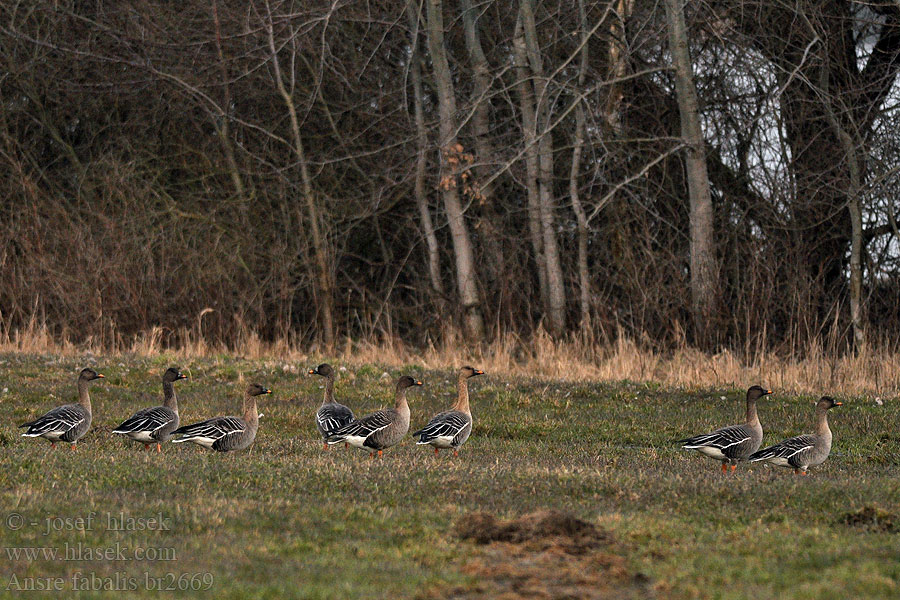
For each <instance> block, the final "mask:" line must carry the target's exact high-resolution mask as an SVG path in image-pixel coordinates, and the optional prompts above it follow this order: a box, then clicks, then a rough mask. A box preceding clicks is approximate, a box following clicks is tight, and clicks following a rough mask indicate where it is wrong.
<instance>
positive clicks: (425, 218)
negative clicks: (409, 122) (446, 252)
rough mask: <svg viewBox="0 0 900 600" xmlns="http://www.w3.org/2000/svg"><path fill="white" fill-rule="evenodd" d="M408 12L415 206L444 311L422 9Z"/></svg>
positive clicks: (437, 299) (433, 283) (408, 7)
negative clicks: (428, 185)
mask: <svg viewBox="0 0 900 600" xmlns="http://www.w3.org/2000/svg"><path fill="white" fill-rule="evenodd" d="M406 13H407V16H408V17H409V25H410V31H411V37H412V39H411V40H410V43H411V44H412V56H411V57H410V77H411V79H412V85H413V111H414V115H415V122H416V176H415V177H416V179H415V195H416V206H417V207H418V209H419V219H420V221H421V224H422V236H423V237H424V238H425V243H426V248H427V262H428V276H429V278H430V280H431V289H432V291H433V292H434V295H435V305H436V308H437V309H438V310H439V311H441V312H443V305H444V298H445V295H444V283H443V281H441V263H440V254H439V251H438V240H437V236H436V235H435V233H434V224H433V223H432V221H431V211H429V210H428V194H427V192H426V190H425V169H426V166H427V156H426V151H427V147H428V133H427V130H426V128H425V110H424V108H423V102H422V101H423V91H422V66H421V64H420V60H421V56H420V54H419V8H418V4H417V3H414V2H412V1H410V2H409V3H408V4H407V5H406Z"/></svg>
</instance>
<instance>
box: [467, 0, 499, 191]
mask: <svg viewBox="0 0 900 600" xmlns="http://www.w3.org/2000/svg"><path fill="white" fill-rule="evenodd" d="M462 9H463V27H464V28H465V34H466V49H467V50H468V52H469V60H470V61H472V77H473V79H474V81H475V90H474V94H473V103H474V105H475V109H474V110H475V112H474V114H473V116H472V133H473V134H474V137H475V174H476V175H477V176H478V181H479V182H481V181H487V179H488V176H489V174H490V167H489V166H488V165H490V164H492V163H493V162H494V150H493V148H492V147H491V138H490V114H489V109H490V107H489V105H488V90H489V89H490V86H491V79H490V76H489V72H490V68H489V65H488V61H487V57H486V56H485V55H484V50H483V49H482V47H481V40H480V38H479V36H478V24H477V23H476V21H475V13H476V9H475V8H473V7H472V0H462ZM493 187H494V186H493V185H492V184H487V185H485V186H484V187H482V188H481V189H480V190H478V191H479V193H480V194H481V200H482V202H484V203H485V204H487V203H490V201H491V200H492V199H493V195H494V189H493Z"/></svg>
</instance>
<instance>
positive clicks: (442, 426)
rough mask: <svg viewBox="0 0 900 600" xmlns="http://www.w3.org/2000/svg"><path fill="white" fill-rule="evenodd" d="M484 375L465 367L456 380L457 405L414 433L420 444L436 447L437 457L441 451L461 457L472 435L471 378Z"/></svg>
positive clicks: (435, 416) (439, 414)
mask: <svg viewBox="0 0 900 600" xmlns="http://www.w3.org/2000/svg"><path fill="white" fill-rule="evenodd" d="M476 375H484V371H482V370H481V369H473V368H472V367H469V366H465V367H463V368H462V369H460V370H459V375H458V376H457V379H456V389H457V393H456V404H454V405H453V408H451V409H450V410H447V411H444V412H440V413H438V414H436V415H434V416H433V417H432V418H431V420H430V421H428V425H426V426H425V427H423V428H422V429H420V430H418V431H416V432H414V433H413V437H416V436H419V441H418V442H416V445H419V444H431V445H432V446H434V454H435V456H437V455H438V454H439V453H440V449H441V448H444V449H450V448H452V449H453V456H459V452H458V448H459V447H460V446H462V445H463V444H464V443H465V441H466V440H467V439H469V434H470V433H472V412H471V411H470V410H469V378H470V377H475V376H476Z"/></svg>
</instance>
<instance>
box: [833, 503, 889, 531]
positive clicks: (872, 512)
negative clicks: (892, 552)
mask: <svg viewBox="0 0 900 600" xmlns="http://www.w3.org/2000/svg"><path fill="white" fill-rule="evenodd" d="M841 523H844V524H845V525H851V526H853V527H861V528H863V529H868V530H869V531H880V532H885V533H893V532H896V531H900V527H898V525H897V515H895V514H893V513H889V512H888V511H886V510H882V509H880V508H878V507H877V506H864V507H862V508H861V509H859V510H857V511H852V512H848V513H845V514H844V516H843V517H841Z"/></svg>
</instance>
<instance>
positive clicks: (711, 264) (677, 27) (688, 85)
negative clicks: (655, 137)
mask: <svg viewBox="0 0 900 600" xmlns="http://www.w3.org/2000/svg"><path fill="white" fill-rule="evenodd" d="M683 1H684V0H666V14H667V17H668V21H669V27H668V29H669V48H670V51H671V53H672V61H673V63H674V66H675V85H676V93H677V95H678V109H679V112H680V113H681V137H682V138H683V140H684V142H685V144H686V145H687V151H686V153H685V165H686V172H687V183H688V194H689V196H690V204H691V210H690V219H691V225H690V236H691V242H690V245H691V307H692V310H693V317H694V335H695V338H696V341H697V342H698V343H699V344H700V345H701V346H706V345H708V344H709V343H710V341H711V340H710V334H711V332H712V324H711V323H710V321H711V319H712V316H713V309H714V307H715V304H716V302H715V299H716V295H717V294H716V257H715V251H714V247H713V207H712V199H711V197H710V192H709V176H708V173H707V169H706V146H705V142H704V139H703V131H702V129H701V127H700V109H699V102H698V100H697V89H696V88H695V87H694V75H693V72H692V70H691V56H690V52H689V51H688V38H687V26H686V25H685V21H684V9H683V6H684V5H683Z"/></svg>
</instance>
